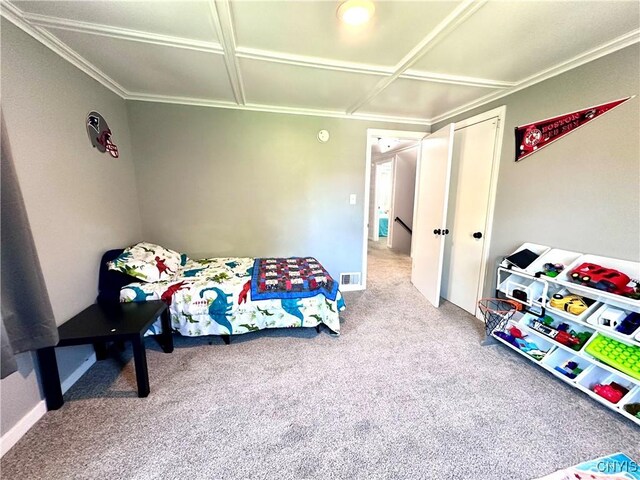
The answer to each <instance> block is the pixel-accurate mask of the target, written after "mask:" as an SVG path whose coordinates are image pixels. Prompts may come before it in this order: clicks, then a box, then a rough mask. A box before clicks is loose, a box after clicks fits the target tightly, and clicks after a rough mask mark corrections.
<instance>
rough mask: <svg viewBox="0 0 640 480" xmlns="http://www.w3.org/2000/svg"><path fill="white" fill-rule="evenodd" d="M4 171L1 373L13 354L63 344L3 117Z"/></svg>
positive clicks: (12, 366)
mask: <svg viewBox="0 0 640 480" xmlns="http://www.w3.org/2000/svg"><path fill="white" fill-rule="evenodd" d="M0 140H1V142H2V162H1V164H2V168H1V170H0V178H1V180H2V185H0V197H1V198H0V207H1V208H0V223H1V225H0V237H1V243H0V257H1V264H0V294H1V295H2V296H1V297H0V303H1V309H0V318H1V320H2V328H1V337H2V338H1V342H0V343H1V348H2V350H1V353H2V355H1V357H2V358H0V361H1V363H0V367H1V368H0V370H1V372H0V374H1V375H0V378H5V377H6V376H7V375H9V374H11V373H13V372H15V371H16V361H15V358H14V355H16V354H18V353H21V352H26V351H28V350H35V349H38V348H43V347H49V346H52V345H56V344H57V343H58V329H57V328H56V322H55V318H54V317H53V310H52V308H51V303H50V302H49V295H48V294H47V288H46V286H45V283H44V277H43V276H42V270H41V269H40V262H39V261H38V254H37V253H36V246H35V243H34V241H33V236H32V235H31V228H30V226H29V219H28V218H27V212H26V210H25V206H24V200H23V199H22V192H21V191H20V185H18V177H17V176H16V170H15V167H14V164H13V159H12V157H11V148H10V146H9V139H8V137H7V131H6V128H5V124H4V116H2V138H1V139H0Z"/></svg>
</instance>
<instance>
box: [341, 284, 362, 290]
mask: <svg viewBox="0 0 640 480" xmlns="http://www.w3.org/2000/svg"><path fill="white" fill-rule="evenodd" d="M355 290H365V288H364V287H363V286H362V285H360V284H359V283H353V284H351V285H340V291H341V292H353V291H355Z"/></svg>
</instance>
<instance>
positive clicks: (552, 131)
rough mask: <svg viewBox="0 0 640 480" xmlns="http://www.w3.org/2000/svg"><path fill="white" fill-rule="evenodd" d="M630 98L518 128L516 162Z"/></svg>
mask: <svg viewBox="0 0 640 480" xmlns="http://www.w3.org/2000/svg"><path fill="white" fill-rule="evenodd" d="M634 96H635V95H634ZM630 98H633V97H627V98H621V99H620V100H616V101H614V102H609V103H603V104H602V105H597V106H595V107H589V108H585V109H584V110H578V111H577V112H571V113H565V114H564V115H560V116H557V117H553V118H548V119H546V120H539V121H537V122H534V123H529V124H527V125H521V126H519V127H516V162H519V161H520V160H522V159H523V158H525V157H528V156H529V155H531V154H532V153H535V152H537V151H538V150H540V149H541V148H544V147H546V146H547V145H549V144H550V143H552V142H555V141H556V140H558V139H559V138H560V137H563V136H564V135H566V134H568V133H571V132H573V131H574V130H576V129H577V128H580V127H582V126H583V125H585V124H586V123H588V122H590V121H591V120H593V119H594V118H597V117H599V116H601V115H603V114H605V113H607V112H608V111H610V110H613V109H614V108H615V107H617V106H618V105H621V104H622V103H624V102H626V101H627V100H629V99H630Z"/></svg>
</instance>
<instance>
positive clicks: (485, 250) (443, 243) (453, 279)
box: [361, 106, 506, 316]
mask: <svg viewBox="0 0 640 480" xmlns="http://www.w3.org/2000/svg"><path fill="white" fill-rule="evenodd" d="M505 114H506V107H504V106H502V107H499V108H496V109H494V110H490V111H488V112H485V113H482V114H480V115H476V116H474V117H471V118H468V119H466V120H463V121H461V122H457V123H456V124H449V125H447V126H446V127H443V128H441V129H440V130H438V131H437V132H435V133H433V134H427V135H426V136H424V137H423V139H422V140H421V141H420V143H419V147H418V148H417V151H418V153H417V160H418V161H417V172H416V179H417V181H416V191H415V199H416V201H415V206H414V215H413V217H414V228H413V236H412V244H411V257H412V263H411V265H412V269H411V270H412V271H411V280H412V283H413V284H414V285H415V286H416V288H417V289H418V290H419V291H420V292H421V293H422V294H423V295H424V296H425V297H426V298H427V300H429V302H431V303H432V304H433V305H434V306H438V305H439V304H440V299H441V297H444V298H445V299H447V300H449V301H451V303H454V304H456V305H458V306H460V307H461V308H463V309H465V310H467V311H468V312H470V313H471V314H474V315H476V316H477V314H478V312H477V308H476V305H477V300H478V299H479V298H481V297H482V294H483V291H484V280H485V277H486V272H487V268H488V265H487V264H488V262H489V247H490V243H491V233H492V223H493V212H494V206H495V193H496V188H497V181H498V169H499V164H500V153H501V147H502V138H503V131H504V118H505ZM367 133H368V135H369V137H368V143H367V147H368V148H369V149H370V148H371V145H372V143H373V142H374V138H375V137H373V136H372V135H371V133H370V131H368V132H367ZM414 138H415V137H414ZM454 149H455V151H454ZM480 151H482V155H483V160H482V161H481V162H478V161H477V159H476V153H477V152H480ZM367 155H368V156H369V155H370V152H369V151H368V152H367ZM367 160H368V163H367V172H366V180H365V184H366V186H367V189H366V190H365V194H366V193H369V192H368V187H369V185H370V184H369V181H370V176H371V170H370V167H371V166H370V165H369V161H370V157H368V159H367ZM474 191H475V195H472V194H473V193H474ZM365 196H366V195H365ZM365 203H367V204H368V201H365ZM469 205H471V206H472V207H474V208H475V209H476V210H475V212H472V211H471V210H470V209H469V208H470V207H469ZM468 209H469V210H468ZM392 210H393V208H392ZM367 213H368V212H367V211H366V210H365V216H366V214H367ZM367 218H368V217H367ZM365 224H366V225H367V222H365ZM366 225H365V229H366V230H365V236H364V239H365V245H364V246H363V272H362V273H363V276H362V284H361V285H362V287H363V288H366V268H367V267H366V265H367V259H366V248H367V247H366V240H367V233H366V232H367V230H368V229H367V226H366ZM391 228H397V225H396V222H392V227H391Z"/></svg>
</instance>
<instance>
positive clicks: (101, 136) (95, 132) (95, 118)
mask: <svg viewBox="0 0 640 480" xmlns="http://www.w3.org/2000/svg"><path fill="white" fill-rule="evenodd" d="M87 134H88V135H89V140H91V144H92V145H93V146H94V147H95V148H97V149H98V150H99V151H100V152H102V153H104V152H109V155H111V156H112V157H113V158H118V147H117V146H116V145H115V144H114V143H113V142H112V141H111V130H110V129H109V125H107V121H106V120H105V119H104V118H103V117H102V115H100V114H99V113H98V112H89V115H87Z"/></svg>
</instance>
